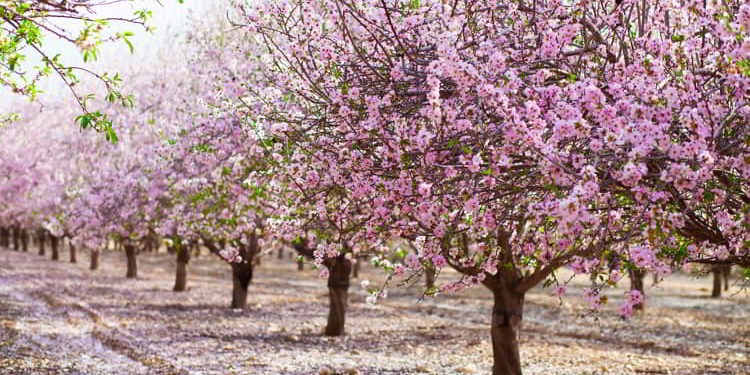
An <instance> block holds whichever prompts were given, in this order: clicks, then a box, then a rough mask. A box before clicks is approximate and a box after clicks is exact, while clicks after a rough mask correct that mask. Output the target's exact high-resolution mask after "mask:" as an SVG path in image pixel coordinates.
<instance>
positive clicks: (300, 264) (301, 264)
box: [297, 257, 305, 271]
mask: <svg viewBox="0 0 750 375" xmlns="http://www.w3.org/2000/svg"><path fill="white" fill-rule="evenodd" d="M304 270H305V261H304V260H303V259H302V257H300V258H299V259H297V271H304Z"/></svg>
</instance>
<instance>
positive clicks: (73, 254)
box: [68, 240, 78, 263]
mask: <svg viewBox="0 0 750 375" xmlns="http://www.w3.org/2000/svg"><path fill="white" fill-rule="evenodd" d="M68 250H69V251H70V263H78V258H77V257H76V255H77V254H76V245H73V242H72V241H70V240H68Z"/></svg>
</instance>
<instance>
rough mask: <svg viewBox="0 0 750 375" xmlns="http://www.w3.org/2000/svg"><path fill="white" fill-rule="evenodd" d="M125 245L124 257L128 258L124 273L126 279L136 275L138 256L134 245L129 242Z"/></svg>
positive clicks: (133, 277)
mask: <svg viewBox="0 0 750 375" xmlns="http://www.w3.org/2000/svg"><path fill="white" fill-rule="evenodd" d="M124 246H125V257H126V258H127V260H128V270H127V272H126V273H125V277H126V278H128V279H135V278H136V277H138V258H137V255H138V254H137V252H136V250H135V246H134V245H131V244H127V245H124Z"/></svg>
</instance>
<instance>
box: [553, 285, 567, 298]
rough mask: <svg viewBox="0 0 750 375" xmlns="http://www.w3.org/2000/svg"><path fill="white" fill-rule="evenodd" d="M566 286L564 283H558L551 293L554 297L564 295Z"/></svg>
mask: <svg viewBox="0 0 750 375" xmlns="http://www.w3.org/2000/svg"><path fill="white" fill-rule="evenodd" d="M565 292H566V288H565V285H558V286H557V287H555V292H554V293H553V294H554V295H555V297H562V296H564V295H565Z"/></svg>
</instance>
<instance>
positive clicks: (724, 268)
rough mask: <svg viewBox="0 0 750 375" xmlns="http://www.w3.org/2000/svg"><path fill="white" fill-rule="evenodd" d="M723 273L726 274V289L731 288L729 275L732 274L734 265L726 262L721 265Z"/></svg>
mask: <svg viewBox="0 0 750 375" xmlns="http://www.w3.org/2000/svg"><path fill="white" fill-rule="evenodd" d="M721 275H722V276H724V290H725V291H726V290H729V277H730V276H732V265H731V264H725V265H723V266H721Z"/></svg>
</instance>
